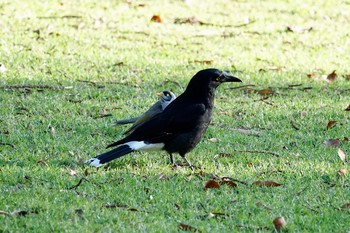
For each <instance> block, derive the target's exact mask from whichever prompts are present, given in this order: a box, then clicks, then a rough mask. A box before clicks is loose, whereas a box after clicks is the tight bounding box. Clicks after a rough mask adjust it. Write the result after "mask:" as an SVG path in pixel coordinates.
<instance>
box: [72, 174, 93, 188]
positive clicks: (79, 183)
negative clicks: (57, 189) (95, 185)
mask: <svg viewBox="0 0 350 233" xmlns="http://www.w3.org/2000/svg"><path fill="white" fill-rule="evenodd" d="M84 180H85V181H89V180H88V179H86V178H85V177H83V178H81V179H80V180H79V182H78V183H77V184H76V185H74V186H72V187H70V188H68V189H76V188H78V187H79V186H80V185H81V184H82V183H83V181H84Z"/></svg>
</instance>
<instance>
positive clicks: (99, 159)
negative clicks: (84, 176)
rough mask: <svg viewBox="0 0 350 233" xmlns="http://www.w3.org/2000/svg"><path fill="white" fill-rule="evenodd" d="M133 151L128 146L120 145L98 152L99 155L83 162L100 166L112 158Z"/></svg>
mask: <svg viewBox="0 0 350 233" xmlns="http://www.w3.org/2000/svg"><path fill="white" fill-rule="evenodd" d="M133 151H134V149H132V148H130V146H128V145H121V146H119V147H117V148H115V149H113V150H111V151H108V152H106V153H103V154H100V155H99V156H96V157H94V158H91V159H88V160H86V161H85V163H87V164H89V165H90V166H94V167H101V166H102V165H103V164H105V163H108V162H109V161H111V160H113V159H117V158H120V157H122V156H124V155H127V154H129V153H131V152H133Z"/></svg>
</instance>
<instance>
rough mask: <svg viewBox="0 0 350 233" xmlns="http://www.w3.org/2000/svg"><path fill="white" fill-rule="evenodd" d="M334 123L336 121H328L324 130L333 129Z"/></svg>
mask: <svg viewBox="0 0 350 233" xmlns="http://www.w3.org/2000/svg"><path fill="white" fill-rule="evenodd" d="M336 123H337V122H336V121H329V122H328V124H327V126H326V129H327V130H328V129H331V128H333V127H334V126H335V124H336Z"/></svg>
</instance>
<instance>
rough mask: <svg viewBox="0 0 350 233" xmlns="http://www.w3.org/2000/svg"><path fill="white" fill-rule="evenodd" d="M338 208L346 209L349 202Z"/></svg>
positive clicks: (349, 205) (349, 206)
mask: <svg viewBox="0 0 350 233" xmlns="http://www.w3.org/2000/svg"><path fill="white" fill-rule="evenodd" d="M340 208H342V209H348V208H350V203H345V204H344V205H342V206H341V207H340Z"/></svg>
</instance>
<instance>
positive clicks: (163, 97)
mask: <svg viewBox="0 0 350 233" xmlns="http://www.w3.org/2000/svg"><path fill="white" fill-rule="evenodd" d="M157 95H158V96H159V97H160V98H159V100H158V101H157V102H156V103H155V104H153V105H152V106H151V107H150V108H149V109H148V110H147V111H146V112H145V113H143V114H142V115H141V116H138V117H134V118H130V119H125V120H120V121H116V122H114V125H124V124H130V123H134V124H133V125H132V126H131V127H130V128H129V129H128V130H127V131H126V132H125V133H124V134H130V133H131V132H132V131H134V130H135V128H137V127H138V126H139V125H141V124H142V123H143V122H145V121H148V120H149V119H150V118H152V117H153V116H154V115H156V114H158V113H161V112H163V111H164V109H165V108H166V107H167V106H168V105H169V104H170V103H171V102H172V101H173V100H174V99H175V98H176V96H175V94H174V93H172V92H171V91H163V92H161V93H157Z"/></svg>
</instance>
